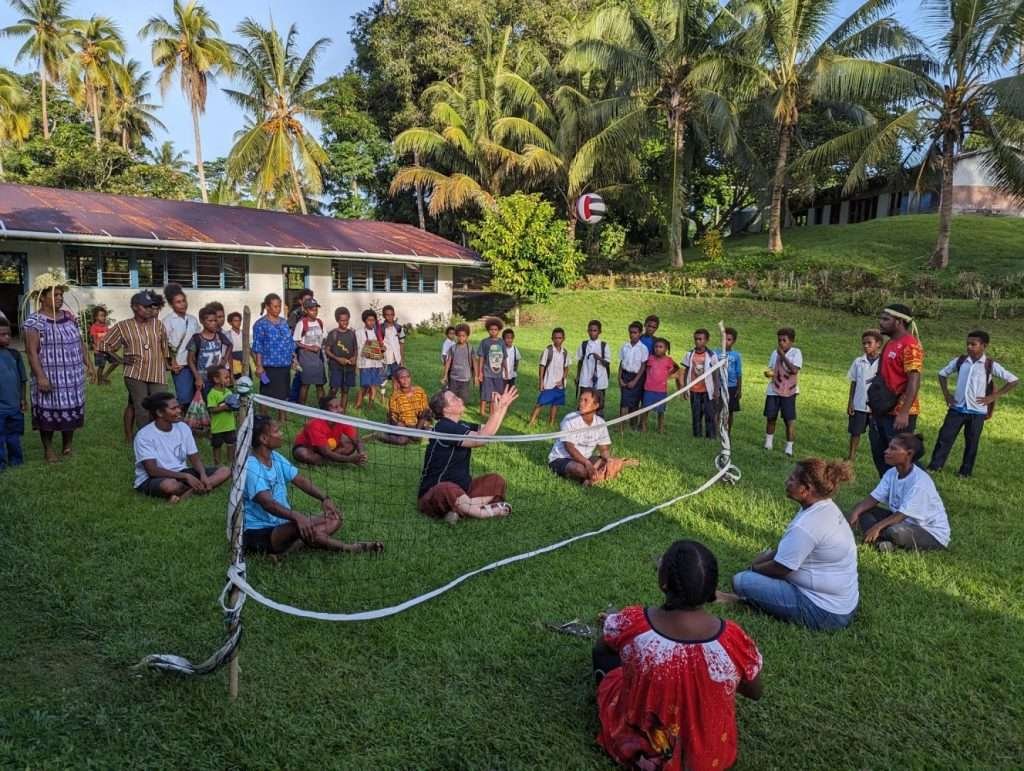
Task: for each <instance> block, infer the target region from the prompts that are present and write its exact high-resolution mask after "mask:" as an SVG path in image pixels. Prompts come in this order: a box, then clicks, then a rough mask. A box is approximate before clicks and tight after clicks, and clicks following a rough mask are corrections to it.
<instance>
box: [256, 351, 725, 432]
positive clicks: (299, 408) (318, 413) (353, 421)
mask: <svg viewBox="0 0 1024 771" xmlns="http://www.w3.org/2000/svg"><path fill="white" fill-rule="evenodd" d="M726 364H728V358H726V357H723V358H722V360H721V361H719V362H718V363H717V364H715V366H713V367H711V368H709V369H707V370H705V371H704V374H703V375H700V376H699V377H695V378H694V379H693V380H691V381H690V382H689V383H687V384H686V385H685V386H683V387H682V388H680V389H679V390H678V391H673V392H672V393H670V394H668V395H667V396H666V397H665V398H664V399H659V400H658V401H656V402H655V403H654V404H651V405H648V406H647V407H643V408H641V409H639V410H636V411H635V412H631V413H629V414H627V415H620V416H619V417H617V418H612V419H611V420H607V421H605V425H607V426H609V427H611V426H615V425H618V424H619V423H623V422H625V421H627V420H635V419H636V418H637V417H639V416H640V415H642V414H643V413H645V412H649V411H650V410H653V409H656V408H657V407H660V406H661V405H663V404H668V403H669V402H670V401H672V400H673V399H678V398H679V397H680V396H682V395H683V394H685V393H688V392H689V391H690V389H692V388H693V387H694V386H695V385H696V384H697V383H700V382H702V381H704V380H708V379H709V378H711V377H713V376H714V375H715V373H716V372H719V371H720V370H721V369H722V368H723V367H724V366H725V365H726ZM719 387H721V386H720V385H719ZM252 400H253V401H254V402H256V403H257V404H262V405H263V406H265V407H272V408H274V409H276V410H281V411H282V412H290V413H295V414H297V415H305V416H306V417H308V418H322V419H323V420H328V421H331V422H332V423H343V424H345V425H346V426H354V427H356V428H361V429H363V430H364V431H379V432H381V433H385V434H397V435H399V436H412V437H417V438H422V439H440V440H442V441H446V442H451V441H452V436H453V435H452V434H443V433H440V432H437V431H429V430H424V429H420V428H408V427H406V426H395V425H391V424H388V423H378V422H377V421H375V420H367V419H366V418H357V417H355V416H353V415H340V414H338V413H336V412H327V411H325V410H320V409H317V408H315V407H307V406H306V405H305V404H296V403H295V402H287V401H283V400H281V399H273V398H271V397H269V396H263V395H260V394H256V395H254V396H253V397H252ZM592 430H593V426H583V427H581V428H574V429H571V430H568V431H555V432H552V433H546V434H500V435H495V436H483V435H480V434H477V435H476V436H474V437H473V438H472V441H473V442H474V443H476V442H480V443H486V444H499V443H504V442H508V443H517V442H552V441H556V440H558V439H565V438H567V437H571V436H575V435H577V434H583V433H586V432H588V431H592Z"/></svg>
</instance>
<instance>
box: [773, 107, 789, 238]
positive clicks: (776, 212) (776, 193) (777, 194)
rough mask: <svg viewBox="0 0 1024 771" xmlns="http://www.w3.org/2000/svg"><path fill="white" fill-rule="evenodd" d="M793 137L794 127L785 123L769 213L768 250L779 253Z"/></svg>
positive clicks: (780, 137)
mask: <svg viewBox="0 0 1024 771" xmlns="http://www.w3.org/2000/svg"><path fill="white" fill-rule="evenodd" d="M792 138H793V127H792V126H791V125H790V124H788V123H783V124H782V127H781V128H780V130H779V154H778V157H777V158H776V159H775V174H774V175H772V192H771V210H770V212H769V215H768V251H770V252H773V253H775V254H778V253H779V252H781V251H782V216H783V212H782V205H783V203H784V198H785V195H784V193H785V189H786V165H787V164H788V163H789V143H790V141H791V140H792Z"/></svg>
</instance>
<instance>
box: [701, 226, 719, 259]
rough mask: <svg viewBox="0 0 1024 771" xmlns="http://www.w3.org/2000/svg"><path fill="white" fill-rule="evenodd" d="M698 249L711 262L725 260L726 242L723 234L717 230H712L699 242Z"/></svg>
mask: <svg viewBox="0 0 1024 771" xmlns="http://www.w3.org/2000/svg"><path fill="white" fill-rule="evenodd" d="M697 248H698V249H700V252H701V254H703V255H704V257H705V258H707V259H708V260H710V261H711V262H720V261H721V260H723V259H725V241H724V239H723V238H722V233H721V232H720V231H719V230H717V229H716V228H711V230H709V231H707V232H706V233H705V234H704V235H703V236H701V238H700V240H699V241H698V242H697Z"/></svg>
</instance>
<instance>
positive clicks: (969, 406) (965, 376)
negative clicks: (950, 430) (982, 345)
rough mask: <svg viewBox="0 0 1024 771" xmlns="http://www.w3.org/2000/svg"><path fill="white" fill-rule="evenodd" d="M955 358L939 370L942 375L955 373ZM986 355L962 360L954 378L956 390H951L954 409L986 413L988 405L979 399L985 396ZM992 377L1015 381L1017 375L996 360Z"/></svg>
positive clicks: (993, 364)
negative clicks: (975, 359) (975, 358)
mask: <svg viewBox="0 0 1024 771" xmlns="http://www.w3.org/2000/svg"><path fill="white" fill-rule="evenodd" d="M957 361H959V357H958V358H956V359H950V360H949V364H947V365H946V366H945V367H943V368H942V369H940V370H939V374H940V375H942V376H943V377H949V376H950V375H953V374H957V373H956V363H957ZM986 361H988V357H987V356H986V355H985V354H982V355H981V358H980V359H978V360H977V361H972V360H971V359H970V358H967V359H965V360H964V363H963V365H962V366H961V367H960V372H959V374H957V378H956V391H954V392H953V402H954V403H955V404H956V409H958V410H960V411H961V412H971V413H974V414H975V415H987V414H988V405H985V404H982V403H981V402H980V401H978V400H979V399H984V398H985V391H986V390H987V389H988V376H987V374H986V372H985V362H986ZM992 377H997V378H999V379H1000V380H1002V381H1003V382H1005V383H1016V382H1017V376H1016V375H1014V374H1013V373H1012V372H1010V371H1009V370H1008V369H1005V368H1004V367H1003V365H1002V364H1000V363H999V362H998V361H993V362H992Z"/></svg>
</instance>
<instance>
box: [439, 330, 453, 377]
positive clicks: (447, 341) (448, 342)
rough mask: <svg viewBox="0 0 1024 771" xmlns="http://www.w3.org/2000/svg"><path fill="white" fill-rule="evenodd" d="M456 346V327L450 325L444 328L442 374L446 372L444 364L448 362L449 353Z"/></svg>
mask: <svg viewBox="0 0 1024 771" xmlns="http://www.w3.org/2000/svg"><path fill="white" fill-rule="evenodd" d="M453 345H455V327H453V326H452V325H451V324H449V325H448V326H447V327H445V328H444V342H442V343H441V372H442V373H443V372H444V364H445V362H446V361H448V351H450V350H451V349H452V346H453Z"/></svg>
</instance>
